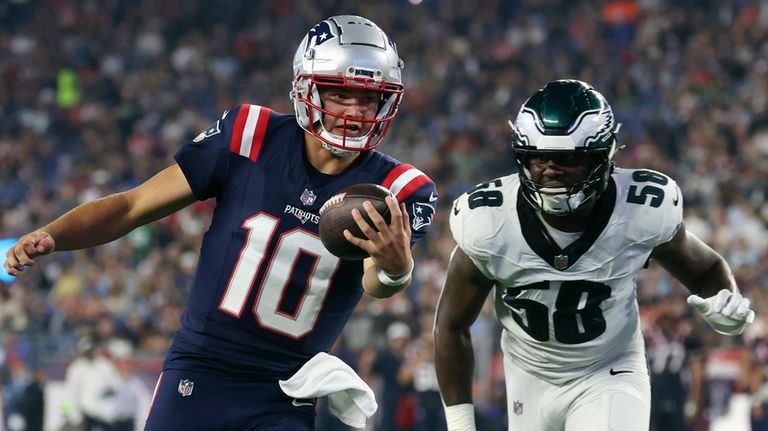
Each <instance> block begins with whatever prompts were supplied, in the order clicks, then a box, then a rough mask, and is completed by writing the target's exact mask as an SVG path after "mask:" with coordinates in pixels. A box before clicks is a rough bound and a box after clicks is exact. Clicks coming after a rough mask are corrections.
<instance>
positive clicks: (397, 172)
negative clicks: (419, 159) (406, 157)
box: [381, 163, 431, 202]
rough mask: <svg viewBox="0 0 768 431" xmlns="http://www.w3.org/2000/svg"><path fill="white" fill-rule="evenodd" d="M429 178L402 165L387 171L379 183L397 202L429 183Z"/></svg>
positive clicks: (410, 167) (412, 168)
mask: <svg viewBox="0 0 768 431" xmlns="http://www.w3.org/2000/svg"><path fill="white" fill-rule="evenodd" d="M430 181H431V180H430V179H429V177H428V176H427V175H426V174H425V173H424V172H421V171H420V170H418V169H416V168H414V167H413V166H412V165H409V164H407V163H403V164H400V165H397V166H395V168H394V169H392V170H391V171H389V174H387V177H386V178H384V181H383V182H382V183H381V185H383V186H384V187H386V188H388V189H389V190H390V191H391V192H392V194H394V195H395V197H396V198H397V201H398V202H403V201H404V200H406V199H408V196H410V195H411V194H413V192H415V191H416V190H417V189H418V188H419V187H421V186H422V185H424V184H425V183H428V182H430Z"/></svg>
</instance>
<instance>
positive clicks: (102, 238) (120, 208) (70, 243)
mask: <svg viewBox="0 0 768 431" xmlns="http://www.w3.org/2000/svg"><path fill="white" fill-rule="evenodd" d="M130 208H131V205H130V202H129V200H128V199H127V197H126V195H125V194H124V193H117V194H114V195H109V196H106V197H103V198H101V199H97V200H95V201H91V202H88V203H85V204H82V205H80V206H78V207H76V208H74V209H72V210H70V211H69V212H67V213H65V214H64V215H62V216H61V217H59V218H57V219H56V220H54V221H52V222H51V223H49V224H47V225H46V226H43V227H42V228H40V229H39V230H40V231H43V232H47V233H48V234H50V235H51V237H52V238H53V239H54V241H55V250H56V251H66V250H78V249H82V248H88V247H94V246H97V245H101V244H105V243H107V242H110V241H112V240H115V239H117V238H120V237H121V236H123V235H125V234H127V233H128V232H130V231H131V230H133V229H134V228H136V227H137V226H139V225H140V224H141V222H140V221H139V220H136V219H133V218H131V217H130Z"/></svg>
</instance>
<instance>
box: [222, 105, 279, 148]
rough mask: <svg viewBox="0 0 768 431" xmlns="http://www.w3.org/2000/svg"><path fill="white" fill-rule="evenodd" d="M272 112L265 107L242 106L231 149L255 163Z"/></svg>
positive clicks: (236, 119)
mask: <svg viewBox="0 0 768 431" xmlns="http://www.w3.org/2000/svg"><path fill="white" fill-rule="evenodd" d="M271 112H272V110H271V109H269V108H265V107H263V106H258V105H240V111H239V112H238V113H237V118H235V124H234V125H233V126H232V138H230V141H229V149H230V150H231V151H232V152H233V153H237V154H240V155H241V156H243V157H248V158H249V159H251V160H252V161H254V162H255V161H256V159H258V158H259V153H260V152H261V146H262V144H264V135H265V134H266V132H267V123H268V122H269V114H270V113H271Z"/></svg>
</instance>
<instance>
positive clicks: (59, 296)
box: [0, 0, 768, 431]
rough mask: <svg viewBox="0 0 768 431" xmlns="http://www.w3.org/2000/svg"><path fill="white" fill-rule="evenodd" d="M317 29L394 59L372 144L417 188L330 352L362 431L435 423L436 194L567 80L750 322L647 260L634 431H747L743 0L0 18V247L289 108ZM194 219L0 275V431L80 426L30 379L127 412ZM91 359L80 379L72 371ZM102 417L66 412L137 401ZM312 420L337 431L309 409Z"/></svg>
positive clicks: (767, 35)
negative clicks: (389, 271)
mask: <svg viewBox="0 0 768 431" xmlns="http://www.w3.org/2000/svg"><path fill="white" fill-rule="evenodd" d="M339 13H353V14H360V15H363V16H366V17H368V18H370V19H372V20H373V21H375V22H376V23H377V24H379V26H381V27H382V28H383V29H384V30H385V31H386V32H387V33H388V34H389V35H390V36H391V37H392V38H393V39H394V40H395V42H396V43H397V44H398V48H399V51H400V55H401V57H402V58H403V59H404V61H405V69H404V82H405V84H406V86H407V92H406V95H405V98H404V102H403V105H402V107H401V110H400V112H399V113H398V116H397V118H396V120H395V122H394V123H393V127H392V129H391V131H390V133H389V135H388V137H387V139H386V140H385V141H384V144H383V147H382V149H383V150H384V151H385V152H388V153H390V154H393V155H394V156H396V157H398V158H400V159H402V160H404V161H409V162H413V163H415V164H417V165H418V166H419V167H421V168H422V169H423V170H424V171H425V172H426V173H427V174H428V175H430V176H431V177H432V178H433V179H434V180H435V181H436V183H437V185H438V188H439V191H440V193H441V201H440V204H441V208H440V209H439V210H438V212H437V214H436V217H435V220H434V223H433V229H432V232H431V233H430V234H429V235H427V237H426V238H425V240H423V241H422V242H421V243H420V244H419V245H418V246H417V249H416V250H415V257H416V272H415V281H414V284H413V286H412V287H411V288H410V289H409V290H408V291H407V293H406V294H401V295H397V296H395V297H393V298H390V299H386V300H375V299H372V298H364V299H363V301H362V302H361V303H360V306H359V307H358V309H357V310H356V312H355V314H354V315H353V316H352V318H351V320H350V321H349V323H348V325H347V328H346V330H345V332H344V334H343V337H342V339H341V340H340V341H339V343H337V346H336V348H335V350H334V353H335V354H336V355H338V356H339V357H341V358H343V359H344V360H346V361H348V362H349V363H350V364H351V365H352V366H353V367H355V368H356V369H357V371H358V373H359V374H360V375H361V376H363V377H364V378H365V379H366V380H367V381H369V382H370V383H371V384H372V385H373V387H374V389H375V390H376V393H377V395H378V400H379V405H380V414H379V415H378V416H377V421H376V423H375V424H372V425H371V426H369V429H371V430H377V431H378V430H384V431H390V430H391V431H401V430H440V429H443V427H444V425H443V423H442V407H441V403H440V398H439V395H438V393H437V384H436V379H435V376H434V369H433V359H432V334H431V325H432V319H433V314H434V308H435V304H436V302H437V298H438V296H439V294H440V289H441V286H442V283H443V279H444V276H445V270H446V264H447V261H448V257H449V255H450V253H451V250H452V248H453V241H452V239H451V237H450V233H449V232H448V228H447V220H448V211H449V208H450V204H451V201H452V199H453V198H455V197H456V196H458V195H459V194H460V193H462V192H463V191H465V190H467V189H468V188H470V187H471V186H472V185H474V184H475V183H478V182H481V181H483V180H487V179H492V178H494V177H496V176H500V175H502V174H505V173H507V172H510V171H511V170H512V169H513V163H512V159H511V151H510V135H509V127H508V125H507V121H508V120H510V119H513V118H514V117H515V114H516V112H517V109H518V107H519V106H520V104H521V103H522V102H523V99H524V97H526V96H527V95H529V94H531V93H532V92H533V91H534V90H536V89H537V88H539V87H541V86H542V85H543V84H544V83H546V82H547V81H550V80H554V79H558V78H568V77H573V78H578V79H582V80H585V81H588V82H590V83H592V84H593V85H594V86H595V87H596V88H597V89H598V90H599V91H601V92H603V94H605V95H606V97H607V98H608V100H609V101H610V103H611V104H612V106H613V108H614V111H615V112H616V115H617V117H618V119H619V121H621V122H622V123H623V127H622V129H621V133H620V136H619V140H620V144H623V145H625V148H624V149H623V150H622V151H620V153H619V154H618V157H617V160H618V164H619V165H622V166H626V167H643V168H652V169H657V170H660V171H662V172H664V173H667V174H669V175H670V176H672V177H673V178H675V179H676V180H678V182H679V183H680V185H681V187H682V191H683V196H684V202H685V208H686V212H685V220H686V223H687V225H688V228H689V229H691V230H692V231H693V232H695V233H696V234H697V235H698V236H699V237H700V238H702V239H703V240H704V241H706V242H707V243H709V244H711V245H712V246H714V247H715V249H717V250H718V251H720V252H721V253H722V254H723V255H724V256H725V258H726V259H727V260H728V261H729V262H730V264H731V265H732V267H733V268H734V271H735V277H736V279H737V282H738V284H739V286H740V288H741V290H742V291H743V293H745V295H746V296H748V297H750V298H751V299H752V301H753V303H754V309H755V310H756V312H757V321H756V322H755V324H754V325H752V326H751V327H750V328H749V329H748V330H747V332H746V333H745V334H744V335H743V336H741V337H735V338H728V337H724V336H719V335H717V334H716V333H714V332H713V331H711V330H710V329H709V328H708V327H706V325H705V324H704V323H703V321H701V320H699V319H698V318H696V317H694V315H693V314H692V313H691V311H690V309H689V308H688V307H687V305H686V304H685V297H686V294H687V291H686V290H685V289H684V288H682V287H681V286H680V285H677V284H675V283H673V282H672V281H671V279H670V278H669V277H668V276H667V275H666V273H664V272H663V271H662V270H660V269H659V268H658V267H656V266H655V265H654V264H653V263H651V265H650V267H649V268H648V269H647V270H645V271H643V273H642V275H641V277H640V279H639V280H638V299H639V302H640V306H641V312H642V316H643V326H644V331H645V335H646V339H647V346H648V356H649V364H650V370H651V372H652V373H653V394H654V401H653V422H654V423H655V425H654V428H653V429H654V430H656V431H677V430H691V431H700V430H708V429H712V430H718V429H728V430H730V431H740V430H749V429H752V430H756V431H757V430H768V404H767V403H768V385H767V384H766V383H765V380H766V369H768V368H766V367H767V366H768V296H767V295H766V289H765V288H766V287H768V229H766V221H768V194H767V193H768V2H766V1H765V0H762V1H761V0H588V1H579V2H572V1H565V0H482V1H478V2H472V1H461V0H441V1H438V0H423V1H419V0H411V1H410V2H409V1H406V0H392V1H388V2H381V3H379V2H360V1H352V0H282V1H260V2H254V1H249V0H217V1H203V0H200V1H167V0H13V1H10V0H9V1H5V2H1V3H0V77H1V78H0V238H14V237H16V236H18V235H20V234H23V233H26V232H27V231H29V230H31V229H33V228H36V227H39V226H41V225H42V224H44V223H47V222H48V221H50V220H51V219H53V218H54V217H55V216H58V215H60V214H61V213H63V212H64V211H66V210H68V209H70V208H72V207H73V206H75V205H77V204H79V203H83V202H85V201H87V200H91V199H94V198H97V197H99V196H102V195H104V194H107V193H110V192H114V191H119V190H125V189H126V188H129V187H131V186H134V185H136V184H137V183H139V182H141V181H144V180H146V179H147V178H148V177H149V176H150V175H152V174H153V173H154V172H156V171H158V170H160V169H161V168H163V167H165V166H166V165H168V164H169V163H171V162H172V155H173V154H174V152H175V151H176V149H177V148H178V147H179V146H180V145H181V144H182V143H184V142H186V141H188V140H190V139H192V138H194V137H195V136H196V135H197V134H198V133H199V132H200V131H202V130H204V129H206V128H207V127H208V126H209V125H210V124H212V123H213V122H214V121H215V120H216V119H217V118H218V117H219V116H220V115H221V113H222V112H223V111H224V110H226V109H228V108H230V107H233V106H237V105H238V104H241V103H254V104H260V105H265V106H270V107H272V108H273V109H276V110H278V111H281V112H292V109H293V108H292V105H291V104H290V101H289V98H288V91H289V89H290V82H291V79H292V77H291V59H292V53H293V51H294V50H295V48H296V46H295V44H296V43H297V42H298V41H299V40H300V39H301V37H302V36H303V34H304V32H305V31H306V30H307V29H308V28H310V27H311V26H312V25H314V24H315V23H316V22H319V21H320V20H322V19H324V18H325V17H326V16H328V15H333V14H339ZM211 206H212V205H211V203H210V202H201V203H198V204H195V205H193V206H192V207H190V208H187V209H184V210H182V211H180V212H179V213H177V214H175V215H173V216H171V217H168V218H166V219H163V220H161V221H159V222H157V223H155V224H153V225H150V226H146V227H142V228H139V229H137V230H136V231H134V232H132V233H131V234H130V235H128V236H127V237H125V238H123V239H120V240H118V241H115V242H113V243H110V244H108V245H105V246H102V247H98V248H95V249H92V250H88V251H80V252H67V253H60V254H55V255H53V256H49V257H47V258H44V259H41V260H40V261H39V263H38V265H37V266H36V267H35V268H33V269H32V270H30V271H27V274H25V275H24V276H23V277H20V278H19V279H17V280H14V281H12V282H9V281H7V280H5V281H0V385H1V386H0V387H1V388H2V403H0V405H2V407H3V408H2V410H3V415H2V417H3V421H2V422H0V429H3V425H2V423H5V427H6V428H7V429H9V430H25V429H26V430H28V431H31V430H40V429H46V430H62V429H78V428H77V427H76V426H75V425H73V424H77V423H80V424H83V423H86V422H87V418H84V416H87V415H88V412H87V408H88V407H83V406H82V404H80V405H75V404H76V403H77V402H78V401H77V399H75V398H71V397H69V396H64V397H63V399H65V401H66V400H69V402H62V401H61V398H62V397H58V398H55V397H48V396H45V397H44V396H43V393H49V392H54V391H53V389H52V387H53V386H54V385H55V386H56V387H57V388H58V390H59V391H64V392H60V393H65V394H72V393H74V392H72V391H77V390H80V389H78V388H74V386H77V384H76V383H72V384H70V383H68V382H71V380H72V379H69V378H68V377H71V375H72V374H73V373H74V374H75V375H76V374H77V373H78V372H80V373H82V372H83V370H82V369H81V370H79V371H78V370H77V368H78V367H81V368H82V367H86V369H88V368H87V367H93V368H90V370H91V371H90V372H96V371H93V370H99V369H100V370H101V371H98V372H101V373H104V374H101V375H104V376H106V377H105V378H104V379H105V380H114V381H113V382H112V383H111V384H112V386H111V389H110V390H109V391H107V392H104V391H103V388H102V389H99V390H100V391H102V392H100V393H101V394H102V395H103V394H104V393H107V394H108V396H107V398H109V399H110V400H122V401H115V402H116V403H117V404H115V405H120V406H123V407H125V406H126V405H129V403H128V402H126V401H125V399H126V398H125V397H129V398H131V397H132V398H131V399H133V401H132V402H136V406H140V405H144V404H142V403H143V402H144V401H145V400H146V397H147V396H148V395H147V393H150V394H151V389H152V385H153V383H154V379H155V378H156V377H157V374H158V373H159V367H160V364H161V362H162V358H163V356H164V353H165V350H166V348H167V346H168V343H169V340H170V338H171V337H172V336H173V334H174V331H175V330H176V328H177V325H178V321H179V317H180V313H181V311H182V309H183V307H184V303H185V300H186V294H187V287H188V286H189V285H190V279H191V277H192V276H193V269H194V267H195V263H196V259H197V250H198V246H199V242H200V239H201V236H202V234H203V232H204V231H205V230H206V227H207V223H208V221H209V219H210V209H211ZM492 313H493V310H492V307H487V308H486V309H485V310H484V311H483V313H482V315H481V317H480V318H479V320H478V321H477V323H476V324H475V325H474V327H473V338H474V340H475V347H476V371H477V373H476V380H475V383H476V384H475V405H476V407H477V409H478V421H479V422H480V423H479V424H478V429H482V430H490V431H493V430H503V429H505V424H506V420H505V419H504V416H505V414H506V413H505V404H504V400H503V397H504V384H503V374H502V367H501V359H500V356H499V346H498V339H499V331H500V327H499V325H498V324H497V323H496V322H495V320H494V319H493V315H492ZM88 343H92V344H91V345H89V344H88ZM116 346H117V347H116ZM94 351H95V352H97V353H96V355H97V356H98V358H101V359H100V360H101V361H103V362H105V363H103V364H101V365H99V364H95V363H91V362H92V361H94V360H95V359H93V358H92V359H83V358H84V357H85V356H84V355H85V354H86V352H90V353H88V355H92V354H94V353H93V352H94ZM77 358H79V359H77ZM83 360H85V361H86V362H87V363H86V364H85V365H83V364H82V363H79V362H78V361H83ZM88 361H91V362H88ZM78 364H79V365H78ZM99 367H101V368H99ZM85 373H86V374H88V373H89V371H86V372H85ZM97 375H98V374H97ZM137 379H138V381H141V382H142V384H137V383H136V381H137ZM62 382H64V383H62ZM102 383H103V382H102ZM126 391H129V392H130V393H127V394H126V393H124V392H126ZM142 391H147V392H146V393H144V392H142ZM105 396H106V395H105ZM121 397H123V398H121ZM56 399H58V400H59V401H56V402H54V401H55V400H56ZM43 400H45V401H43ZM49 400H54V401H49ZM43 405H45V409H46V411H47V413H46V414H45V418H46V419H47V420H48V423H47V424H45V427H44V428H43V425H42V421H43V412H42V409H43ZM115 405H112V406H102V407H99V409H100V411H101V413H99V414H101V416H97V417H95V419H94V418H92V419H94V420H96V421H97V422H103V426H102V428H101V429H105V430H121V429H130V427H131V426H139V425H136V424H140V421H141V415H142V414H143V413H142V410H141V408H139V407H136V411H133V412H119V411H116V410H115V407H114V406H115ZM84 409H85V413H83V412H84ZM131 414H133V415H134V416H136V417H138V419H136V421H135V422H136V424H134V425H126V423H127V422H126V421H127V420H129V419H130V420H132V418H131ZM54 422H55V423H54ZM131 423H133V422H131ZM318 424H319V425H318V430H319V431H330V430H342V429H348V428H344V427H342V426H341V425H340V423H339V422H338V421H336V420H335V419H332V418H331V417H330V416H329V415H327V414H326V413H325V412H324V411H323V410H322V409H321V413H320V415H319V417H318ZM659 424H663V425H659ZM80 426H82V425H80ZM750 427H751V428H750ZM80 429H82V428H80ZM92 429H95V428H92Z"/></svg>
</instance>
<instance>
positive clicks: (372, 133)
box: [292, 74, 403, 157]
mask: <svg viewBox="0 0 768 431" xmlns="http://www.w3.org/2000/svg"><path fill="white" fill-rule="evenodd" d="M329 87H341V88H346V89H362V90H370V91H376V92H379V94H380V101H379V106H378V111H377V113H376V115H375V116H374V117H373V118H361V117H352V116H348V115H343V114H337V113H335V112H332V111H329V110H327V109H325V107H324V106H323V102H322V100H321V97H320V91H321V90H322V89H323V88H329ZM402 95H403V87H402V85H392V84H388V83H382V82H378V83H377V82H375V81H374V80H370V79H360V78H346V77H342V78H338V77H329V76H318V75H303V74H302V75H299V76H297V77H296V80H295V81H294V91H293V92H292V97H293V98H294V105H296V106H298V108H297V113H298V112H301V115H298V116H297V119H298V120H299V121H300V123H299V124H302V123H304V124H306V127H304V129H305V130H307V131H308V132H309V133H311V134H312V135H313V136H315V137H316V138H317V139H318V140H319V141H320V142H321V144H322V145H323V146H324V147H325V148H326V149H328V150H329V151H331V152H332V153H334V154H336V155H337V156H341V157H344V156H351V155H354V154H358V153H359V152H360V151H367V150H371V149H374V148H376V147H378V146H379V144H381V141H382V140H383V139H384V136H385V135H386V134H387V132H388V131H389V127H390V125H391V122H392V119H393V118H394V117H395V114H396V113H397V109H398V106H399V105H400V100H401V99H402ZM324 115H325V116H330V117H334V118H338V119H341V120H342V121H343V126H344V127H343V128H344V129H345V130H346V129H347V123H362V124H363V128H365V127H366V126H370V128H369V130H368V131H367V132H366V133H364V134H362V135H360V136H348V135H347V134H346V133H344V134H342V135H337V134H335V133H331V132H330V131H328V130H326V128H325V125H324V124H323V118H324V117H323V116H324ZM310 119H311V120H310Z"/></svg>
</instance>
